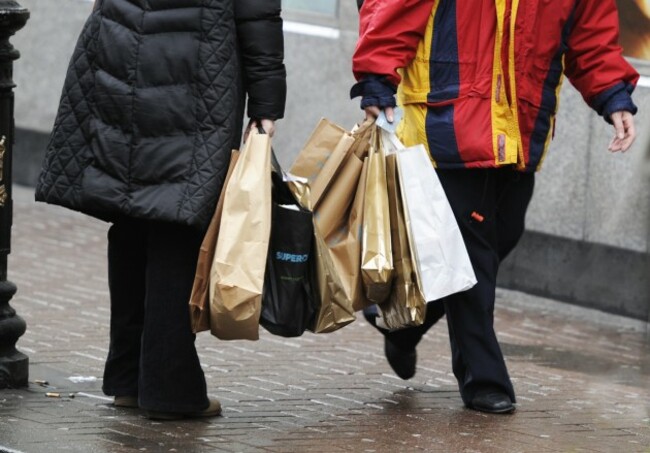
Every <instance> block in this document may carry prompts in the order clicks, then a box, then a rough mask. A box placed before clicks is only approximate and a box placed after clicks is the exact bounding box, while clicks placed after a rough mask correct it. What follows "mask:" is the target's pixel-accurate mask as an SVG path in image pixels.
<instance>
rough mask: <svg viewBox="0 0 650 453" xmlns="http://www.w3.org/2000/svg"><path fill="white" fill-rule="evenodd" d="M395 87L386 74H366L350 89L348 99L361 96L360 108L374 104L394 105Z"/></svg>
mask: <svg viewBox="0 0 650 453" xmlns="http://www.w3.org/2000/svg"><path fill="white" fill-rule="evenodd" d="M396 91H397V89H396V88H395V86H394V85H393V84H392V83H390V82H389V81H388V80H387V79H386V76H380V75H375V74H368V75H366V76H364V77H363V78H362V79H361V80H360V81H359V82H358V83H356V84H355V85H353V86H352V89H351V90H350V99H354V98H356V97H358V96H361V108H362V109H365V108H366V107H372V106H376V107H379V108H386V107H395V105H397V104H396V102H395V93H396Z"/></svg>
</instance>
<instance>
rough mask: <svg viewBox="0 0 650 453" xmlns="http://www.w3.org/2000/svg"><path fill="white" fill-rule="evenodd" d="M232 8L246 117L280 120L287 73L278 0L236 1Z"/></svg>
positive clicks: (284, 101) (284, 100)
mask: <svg viewBox="0 0 650 453" xmlns="http://www.w3.org/2000/svg"><path fill="white" fill-rule="evenodd" d="M234 4H235V20H236V23H237V37H238V41H239V48H240V53H241V62H242V72H243V80H244V87H245V90H246V93H247V94H248V116H249V117H251V118H265V119H273V120H275V119H279V118H282V117H283V116H284V108H285V103H286V96H287V81H286V79H287V73H286V69H285V67H284V36H283V34H282V18H281V16H280V12H281V0H237V1H235V2H234Z"/></svg>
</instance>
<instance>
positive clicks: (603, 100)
mask: <svg viewBox="0 0 650 453" xmlns="http://www.w3.org/2000/svg"><path fill="white" fill-rule="evenodd" d="M632 91H634V85H632V84H630V83H626V82H620V83H617V84H616V85H614V86H613V87H611V88H608V89H607V90H605V91H603V92H602V93H600V94H599V95H598V96H596V97H595V98H594V99H593V100H592V101H591V106H592V108H593V109H594V110H596V112H598V114H599V115H601V116H602V117H603V118H605V121H607V122H608V123H610V124H612V120H611V118H610V117H611V115H612V113H614V112H620V111H628V112H630V113H632V115H635V114H636V112H637V110H638V108H637V106H636V105H635V104H634V102H633V101H632V96H631V94H632Z"/></svg>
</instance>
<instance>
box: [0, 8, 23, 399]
mask: <svg viewBox="0 0 650 453" xmlns="http://www.w3.org/2000/svg"><path fill="white" fill-rule="evenodd" d="M27 19H29V11H28V10H27V9H26V8H23V7H22V6H20V5H19V4H18V3H17V2H15V1H12V0H0V388H7V387H24V386H26V385H27V377H28V374H29V370H28V368H29V359H28V358H27V356H26V355H25V354H23V353H21V352H19V351H18V350H17V349H16V342H17V341H18V338H20V337H21V336H22V335H23V334H24V333H25V329H26V327H27V326H26V324H25V321H24V320H23V319H22V318H21V317H20V316H18V315H17V314H16V311H15V310H14V309H13V308H11V306H9V301H10V300H11V298H12V297H13V295H14V294H15V293H16V285H14V284H13V283H11V282H9V281H7V256H8V255H9V253H10V252H11V223H12V213H13V203H12V199H11V158H12V150H13V142H14V93H13V89H14V87H15V86H16V85H14V82H13V80H12V79H13V64H14V61H15V60H17V59H18V58H19V57H20V53H18V51H17V50H16V49H14V47H13V46H12V45H11V44H10V43H9V38H10V37H11V36H13V35H14V33H16V32H17V31H18V30H20V29H21V28H23V27H24V26H25V23H27Z"/></svg>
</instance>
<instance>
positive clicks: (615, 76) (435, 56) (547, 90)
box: [353, 0, 639, 171]
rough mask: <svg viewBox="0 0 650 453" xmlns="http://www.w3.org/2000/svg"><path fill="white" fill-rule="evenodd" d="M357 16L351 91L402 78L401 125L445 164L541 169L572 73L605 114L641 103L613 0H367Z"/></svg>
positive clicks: (370, 90)
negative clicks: (354, 80)
mask: <svg viewBox="0 0 650 453" xmlns="http://www.w3.org/2000/svg"><path fill="white" fill-rule="evenodd" d="M360 15H361V16H360V38H359V42H358V44H357V48H356V51H355V54H354V58H353V70H354V74H355V77H356V78H357V80H359V81H360V83H359V84H357V85H356V86H355V87H354V88H353V94H354V93H356V94H357V95H358V94H361V95H364V97H368V96H370V97H372V96H378V97H380V98H381V96H382V95H381V91H382V86H383V87H384V88H385V89H388V95H390V94H391V88H392V87H391V85H395V86H396V85H399V91H398V99H399V102H400V104H401V105H402V106H403V108H404V112H405V115H404V121H403V122H402V124H401V125H400V135H401V137H402V139H403V140H404V142H405V144H407V145H413V144H416V143H424V144H425V145H426V146H427V147H428V149H429V152H430V154H431V156H432V159H433V160H434V162H435V164H436V165H437V166H438V167H439V168H472V167H474V168H477V167H479V168H480V167H499V166H504V165H513V164H514V165H516V166H517V168H518V169H520V170H527V171H534V170H537V169H538V168H539V166H540V165H541V162H542V161H543V158H544V155H545V152H546V149H547V148H548V145H549V143H550V140H551V138H552V135H553V130H554V123H555V114H556V112H557V107H558V93H559V89H560V86H561V83H562V79H563V76H564V74H566V75H567V76H568V78H569V80H570V81H571V83H572V84H573V85H574V86H575V87H576V88H577V89H578V91H580V93H581V94H582V96H583V97H584V99H585V100H586V102H587V103H588V104H589V105H590V106H592V107H593V108H594V109H595V110H597V111H598V113H600V114H602V115H603V116H605V118H609V115H610V114H611V113H613V112H614V111H617V110H628V111H632V112H633V113H635V112H636V107H635V106H634V104H633V103H632V100H631V97H630V93H631V92H632V90H633V89H634V86H635V85H636V82H637V80H638V77H639V76H638V74H637V72H636V71H635V70H634V69H633V68H632V67H631V66H630V65H629V64H628V63H627V62H626V61H625V59H624V58H623V57H622V50H621V48H620V46H619V45H618V13H617V9H616V3H615V0H462V1H461V0H365V3H364V5H363V7H362V8H361V11H360ZM378 93H380V94H378ZM385 95H386V93H384V96H385ZM384 99H385V97H384ZM367 101H368V100H367V99H366V105H367V104H368V102H367ZM370 103H371V104H372V102H370ZM380 104H381V103H380Z"/></svg>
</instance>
